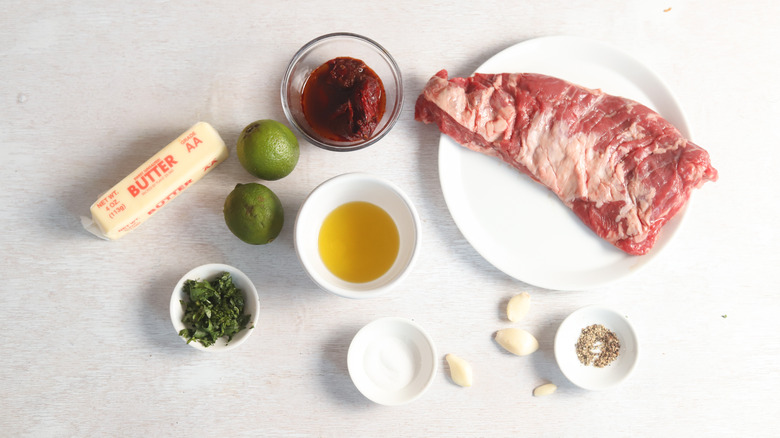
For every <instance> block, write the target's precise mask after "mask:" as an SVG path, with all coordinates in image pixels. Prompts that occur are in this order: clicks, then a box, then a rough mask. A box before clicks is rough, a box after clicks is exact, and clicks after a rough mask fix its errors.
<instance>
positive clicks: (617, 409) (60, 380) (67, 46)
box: [0, 0, 780, 437]
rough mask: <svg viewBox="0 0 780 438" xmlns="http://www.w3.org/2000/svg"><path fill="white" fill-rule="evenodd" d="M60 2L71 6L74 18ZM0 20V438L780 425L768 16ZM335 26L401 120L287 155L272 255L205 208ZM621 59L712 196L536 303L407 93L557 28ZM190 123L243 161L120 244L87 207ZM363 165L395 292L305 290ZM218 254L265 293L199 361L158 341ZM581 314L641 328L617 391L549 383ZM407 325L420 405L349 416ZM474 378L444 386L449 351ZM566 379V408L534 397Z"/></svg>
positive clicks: (49, 7) (115, 13)
mask: <svg viewBox="0 0 780 438" xmlns="http://www.w3.org/2000/svg"><path fill="white" fill-rule="evenodd" d="M71 3H72V4H71ZM2 9H3V10H4V12H3V14H2V16H1V17H0V78H1V79H0V99H2V105H0V148H1V149H0V151H2V157H3V166H2V170H0V174H1V175H2V184H3V190H2V191H1V192H0V219H2V222H3V225H4V226H3V229H4V230H3V233H2V234H0V246H1V248H2V256H0V273H1V274H2V277H1V278H0V285H2V286H0V291H1V293H0V333H2V334H3V336H4V339H5V342H4V343H3V353H2V355H1V356H0V405H2V411H3V412H2V415H0V435H2V436H35V437H39V436H42V437H46V436H143V435H147V436H202V435H213V436H400V435H403V436H447V435H453V436H669V435H671V436H690V435H693V434H697V435H703V436H771V435H775V434H777V433H778V432H777V431H778V430H779V428H780V420H778V419H779V418H780V402H778V401H777V393H778V390H780V341H778V333H780V330H779V329H780V322H778V321H780V319H779V318H778V315H777V312H778V306H779V305H780V294H778V292H780V288H778V281H777V277H776V276H777V273H778V271H779V270H778V267H779V266H780V257H778V250H777V248H778V245H780V236H779V235H778V228H779V226H778V224H779V223H780V220H779V219H778V216H780V203H779V202H778V195H777V187H778V185H780V178H778V174H780V172H778V170H777V166H778V162H780V146H779V145H780V129H778V125H780V85H778V84H780V82H778V80H777V75H778V72H779V71H780V59H779V57H778V43H779V42H780V27H778V17H780V3H777V2H774V1H769V0H763V1H751V2H727V1H714V2H705V1H702V2H683V1H677V0H666V1H655V0H651V1H641V2H639V1H638V2H621V1H614V2H608V1H588V2H579V1H574V2H572V1H563V0H549V1H546V2H511V1H510V2H469V1H448V2H442V1H434V2H420V1H398V2H366V4H358V2H347V1H339V0H334V1H331V2H327V3H326V2H321V3H320V5H314V4H307V3H305V2H299V1H287V2H267V1H266V2H244V1H237V2H216V1H215V2H149V1H137V2H127V4H116V3H114V2H110V3H106V2H102V1H86V2H26V1H5V2H3V8H2ZM334 31H351V32H356V33H360V34H364V35H366V36H369V37H371V38H373V39H375V40H377V41H379V42H380V43H381V44H383V45H384V46H385V47H386V48H387V49H388V50H389V51H390V52H391V53H392V54H393V55H394V56H395V58H396V60H397V62H398V63H399V64H400V66H401V68H402V71H403V74H404V85H405V87H406V89H405V98H406V105H405V107H404V110H403V113H402V115H401V119H400V121H399V122H398V124H397V125H396V127H395V129H394V130H393V131H392V132H391V133H390V134H389V135H388V136H387V137H386V138H385V139H383V140H382V141H381V143H380V144H378V145H376V146H374V147H371V148H369V149H366V150H362V151H359V152H353V153H348V154H340V153H333V152H327V151H323V150H319V149H317V148H315V147H314V146H312V145H310V144H308V143H305V142H303V141H302V146H301V147H302V149H301V159H300V162H299V164H298V166H297V168H296V169H295V171H294V172H293V173H292V174H291V175H290V176H288V177H287V178H284V179H282V180H280V181H276V182H270V183H267V185H268V186H269V187H271V188H272V190H274V191H275V192H276V193H277V194H278V195H279V196H280V197H281V199H282V202H283V204H284V207H285V210H286V214H287V218H288V219H287V223H286V225H285V227H284V229H283V231H282V234H281V236H280V237H279V239H278V240H277V241H275V242H273V243H272V244H270V245H267V246H259V247H258V246H250V245H246V244H243V243H242V242H240V241H238V240H237V239H236V238H234V237H233V236H232V235H231V234H230V233H229V231H228V230H227V228H226V226H225V225H224V222H223V220H222V216H221V215H222V213H221V205H222V202H223V201H224V198H225V196H227V193H229V192H230V190H231V189H232V187H233V186H234V185H235V184H236V183H238V182H249V181H254V179H253V178H252V177H251V176H249V174H248V173H246V172H245V171H244V170H243V168H242V167H241V166H240V164H239V163H238V160H237V159H236V157H235V154H234V145H235V141H236V139H237V137H238V134H239V132H240V131H241V129H242V128H243V127H244V126H245V125H246V124H248V123H249V122H251V121H253V120H256V119H261V118H273V119H277V120H282V121H284V115H283V113H282V109H281V106H280V103H279V84H280V80H281V77H282V74H283V72H284V69H285V68H286V65H287V62H288V61H289V59H290V58H291V57H292V55H293V54H294V53H295V51H296V50H297V49H298V48H299V47H300V46H301V45H303V44H304V43H306V42H307V41H309V40H310V39H312V38H314V37H316V36H318V35H321V34H324V33H329V32H334ZM558 34H564V35H574V36H585V37H591V38H596V39H598V40H602V41H605V42H609V43H611V44H613V45H615V46H617V47H618V48H621V49H623V50H626V51H628V52H630V53H632V54H633V55H634V56H635V57H636V58H637V59H639V60H641V61H642V62H643V63H645V64H646V65H648V66H649V67H650V68H652V69H653V70H655V71H656V72H657V73H658V74H659V75H660V76H661V77H662V78H664V80H665V81H666V83H667V84H668V85H669V87H670V88H671V89H672V90H673V92H674V93H675V94H676V96H677V98H678V99H679V102H680V104H681V105H682V107H683V108H684V110H685V112H686V115H687V117H688V121H689V122H690V124H691V127H692V130H693V137H694V138H693V140H694V141H695V142H696V143H699V144H701V145H702V146H704V147H705V148H706V149H707V150H708V151H709V152H710V154H711V156H712V161H713V163H714V165H715V167H716V168H717V169H718V170H719V172H720V180H719V181H718V182H717V183H714V184H707V185H706V186H705V187H704V188H703V189H702V190H699V191H697V192H696V193H694V195H693V204H692V207H691V208H690V210H689V212H688V216H687V217H686V221H685V224H684V226H683V228H682V230H681V231H680V232H679V234H678V235H677V236H676V237H675V239H674V241H673V242H672V244H671V245H670V246H669V247H667V248H666V250H665V251H664V252H663V253H662V255H661V256H660V257H659V258H658V259H657V260H655V261H654V262H653V263H652V264H650V265H649V266H648V267H647V268H646V269H644V270H642V271H640V272H639V273H637V274H636V275H634V276H632V277H630V278H629V279H626V280H623V281H620V282H618V283H616V284H613V285H609V286H605V287H599V288H595V289H593V290H588V291H574V292H561V291H550V290H542V289H538V288H535V287H532V286H529V285H526V284H524V283H522V282H520V281H517V280H515V279H513V278H511V277H508V276H507V275H505V274H503V273H502V272H501V271H498V270H497V269H495V268H494V267H492V266H491V265H490V264H488V263H487V262H486V261H485V260H484V259H483V258H482V257H481V256H480V255H479V254H478V253H477V252H476V251H475V250H474V249H473V248H472V247H471V245H470V244H469V243H468V242H467V241H466V240H465V239H464V238H463V236H462V235H461V234H460V232H459V230H458V228H457V227H456V225H455V224H454V222H453V219H452V217H451V216H450V214H449V212H448V210H447V207H446V205H445V202H444V199H443V197H442V193H441V188H440V185H439V179H438V171H437V154H438V150H437V145H438V139H439V134H438V133H437V131H436V129H435V128H433V127H431V126H425V125H422V124H420V123H418V122H415V121H414V120H413V102H414V100H415V99H416V96H417V95H418V93H419V92H420V90H421V88H422V86H423V85H424V83H425V81H426V80H427V79H428V77H430V75H432V74H434V73H435V72H436V71H438V70H439V69H441V68H447V69H448V70H449V71H450V73H451V74H453V75H468V74H470V73H471V72H472V71H473V70H474V69H475V68H476V66H478V65H480V64H481V63H482V62H484V61H485V60H486V59H487V58H489V57H490V56H492V55H493V54H495V53H496V52H498V51H500V50H501V49H504V48H506V47H509V46H511V45H513V44H516V43H518V42H521V41H524V40H527V39H530V38H533V37H538V36H545V35H558ZM198 120H204V121H208V122H210V123H212V124H213V125H214V126H215V127H216V128H217V129H218V130H219V132H220V133H221V134H222V136H223V138H224V139H225V140H226V142H227V143H228V144H229V145H230V148H231V153H232V155H231V157H230V158H229V159H228V161H226V162H225V163H223V164H221V165H220V166H219V167H218V168H217V169H216V170H215V171H214V172H212V173H211V174H209V175H207V176H206V178H205V179H204V180H202V181H200V182H198V183H197V184H196V185H194V186H193V187H191V188H190V189H189V190H188V191H187V192H185V193H184V194H183V195H182V196H181V197H180V198H179V199H177V200H176V201H174V202H172V203H171V204H170V205H169V206H168V207H166V208H165V209H164V210H163V211H162V212H161V213H160V214H158V215H156V216H155V217H153V218H151V219H150V220H149V221H148V222H147V223H145V224H144V225H142V226H141V227H140V228H139V229H137V230H136V231H134V232H133V233H131V234H130V235H128V236H126V237H124V238H123V239H121V240H119V241H115V242H107V241H103V240H99V239H97V238H95V237H94V236H92V235H90V234H88V233H87V232H85V231H84V230H83V229H82V227H81V224H80V222H79V216H80V215H83V214H85V213H86V212H87V210H88V208H89V206H90V205H91V204H92V202H94V201H95V200H96V198H97V196H98V195H100V194H101V193H102V192H103V191H105V190H107V189H108V188H109V187H111V186H112V185H113V184H115V183H116V182H117V181H119V180H120V179H121V178H122V177H124V176H125V175H126V174H128V173H129V172H130V171H132V170H133V169H135V168H136V167H137V166H138V165H140V163H142V162H143V161H145V160H146V159H147V158H148V157H150V156H151V155H152V154H154V153H155V152H157V151H158V150H159V149H160V148H161V147H162V146H164V145H166V144H167V143H168V142H170V141H171V140H173V139H174V138H175V137H176V136H178V135H179V134H180V133H181V132H183V131H184V130H185V129H186V128H187V127H189V126H190V125H191V124H193V123H194V122H196V121H198ZM350 171H366V172H371V173H374V174H376V175H379V176H383V177H386V178H388V179H391V180H392V181H394V182H395V183H396V184H397V185H399V186H401V187H402V188H403V189H404V190H405V191H406V192H407V193H408V194H409V196H410V197H411V198H412V200H413V201H414V202H415V204H416V206H417V208H418V210H419V212H420V215H421V218H422V223H423V235H424V240H423V251H422V253H421V255H420V258H419V260H418V263H417V265H416V267H415V269H414V271H413V272H412V273H411V275H410V276H409V277H408V278H407V280H406V281H405V282H404V283H403V284H402V285H401V286H400V287H399V288H398V289H397V290H396V291H394V293H392V294H390V295H389V296H386V297H384V298H377V299H373V300H367V301H366V300H362V301H351V300H346V299H342V298H339V297H335V296H332V295H329V294H327V293H325V292H323V291H320V290H318V289H317V288H316V286H315V285H314V283H312V282H311V281H310V280H309V278H308V277H307V276H306V274H305V273H304V272H303V271H302V269H301V267H300V265H299V263H298V261H297V259H296V256H295V253H294V249H293V241H292V229H293V226H292V225H293V219H294V217H295V214H296V212H297V211H298V209H299V208H300V205H301V203H302V201H303V199H304V197H305V196H306V195H307V194H308V193H309V191H310V190H312V189H313V188H314V187H315V186H316V185H317V184H319V183H320V182H322V181H324V180H325V179H327V178H329V177H332V176H335V175H338V174H341V173H345V172H350ZM212 262H219V263H227V264H230V265H234V266H236V267H238V268H239V269H241V270H243V271H244V272H246V273H247V274H248V275H249V276H250V278H251V279H252V280H253V281H254V282H255V284H256V285H257V287H258V289H260V295H261V296H260V300H261V315H260V323H259V326H258V327H257V328H255V330H256V332H255V333H254V334H253V335H252V337H251V338H250V339H249V341H248V342H247V343H246V344H244V345H242V346H241V347H240V348H239V349H237V350H234V351H232V352H229V353H226V354H218V355H215V354H208V353H202V352H199V351H196V350H195V349H193V348H190V347H187V346H186V345H185V344H184V343H183V342H182V341H181V339H179V338H178V337H177V335H176V333H174V331H173V328H172V325H171V322H170V319H169V315H168V302H169V299H170V294H171V290H172V288H173V286H174V285H175V284H176V282H177V280H178V279H179V277H180V276H181V275H183V274H184V273H185V272H187V271H188V270H189V269H191V268H193V267H195V266H198V265H201V264H204V263H212ZM520 291H529V292H530V293H531V295H532V297H533V308H532V312H531V314H530V315H529V317H528V319H527V320H525V321H524V322H522V323H521V324H518V325H519V326H522V327H524V328H527V329H528V330H529V331H531V332H532V333H533V334H535V335H536V336H537V337H538V338H539V341H540V344H541V348H540V351H538V352H537V353H534V354H533V355H532V356H529V357H525V358H518V357H514V356H511V355H509V354H507V353H504V352H502V351H501V350H500V349H499V347H497V345H496V344H495V342H494V341H493V340H492V335H493V333H494V332H495V331H496V330H498V329H501V328H506V327H510V326H514V324H511V323H509V322H508V321H506V320H505V319H503V318H502V316H501V312H502V310H503V305H504V304H505V303H506V300H507V299H508V298H509V297H511V296H512V295H514V294H516V293H518V292H520ZM587 304H602V305H606V306H610V307H614V308H617V309H620V310H621V311H622V312H625V314H626V315H628V316H629V318H630V320H631V321H632V322H633V323H634V324H635V325H636V327H637V330H638V332H639V339H640V343H641V362H640V364H639V366H638V368H637V369H636V371H635V373H634V375H633V376H632V377H631V378H630V379H629V380H628V381H626V382H624V383H623V384H622V385H620V386H619V387H616V388H614V389H611V390H608V391H605V392H588V391H585V390H581V389H578V388H577V387H575V386H574V385H572V384H571V383H569V382H568V381H567V380H566V378H565V377H564V376H563V375H562V374H561V372H560V370H559V369H558V368H557V366H556V364H555V361H554V358H553V354H552V345H553V336H554V333H555V330H556V328H557V327H558V325H559V324H560V322H561V321H562V320H563V318H564V317H565V316H566V315H567V314H568V313H570V312H572V311H573V310H575V309H577V308H579V307H581V306H584V305H587ZM381 316H402V317H406V318H410V319H413V320H415V321H416V322H418V323H419V324H420V325H422V326H424V327H425V328H426V329H427V330H428V332H429V333H430V334H431V336H432V338H433V339H434V340H435V342H436V345H437V348H438V351H439V355H440V356H441V357H440V360H441V367H440V371H439V373H438V375H437V376H436V378H435V380H434V382H433V384H432V386H431V388H430V390H429V391H428V392H427V393H426V394H425V395H424V396H423V397H422V398H420V399H418V400H416V401H415V402H413V403H411V404H408V405H404V406H400V407H392V408H390V407H384V406H380V405H376V404H373V403H372V402H370V401H368V400H367V399H366V398H364V397H363V396H362V395H361V394H360V393H359V392H358V391H357V390H356V389H355V387H354V386H353V385H352V382H351V380H350V378H349V375H348V373H347V368H346V352H347V348H348V346H349V342H350V340H351V338H352V337H353V336H354V334H355V333H356V331H357V330H358V329H359V328H360V327H361V326H363V325H364V324H366V323H367V322H369V321H371V320H373V319H375V318H378V317H381ZM446 353H456V354H458V355H460V356H462V357H464V358H466V359H467V360H469V361H470V362H471V363H472V365H473V367H474V370H475V383H474V386H473V387H472V388H469V389H463V388H460V387H457V386H455V385H454V384H453V383H452V382H451V381H450V380H449V377H448V375H447V374H446V372H444V371H445V370H446V367H445V366H444V359H443V357H444V354H446ZM548 381H551V382H554V383H556V384H557V385H558V386H559V389H558V392H557V393H555V394H554V395H552V396H549V397H545V398H534V397H533V396H532V395H531V391H532V390H533V388H534V387H535V386H537V385H539V384H541V383H544V382H548Z"/></svg>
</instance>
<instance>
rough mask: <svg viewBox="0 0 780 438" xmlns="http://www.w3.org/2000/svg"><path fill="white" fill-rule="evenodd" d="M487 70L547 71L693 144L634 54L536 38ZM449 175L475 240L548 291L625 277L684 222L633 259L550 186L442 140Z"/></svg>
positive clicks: (673, 106) (678, 113)
mask: <svg viewBox="0 0 780 438" xmlns="http://www.w3.org/2000/svg"><path fill="white" fill-rule="evenodd" d="M477 72H480V73H519V72H525V73H542V74H546V75H550V76H556V77H559V78H561V79H565V80H568V81H571V82H573V83H576V84H579V85H582V86H585V87H588V88H600V89H602V90H603V91H604V92H606V93H609V94H614V95H619V96H623V97H627V98H630V99H634V100H636V101H639V102H641V103H643V104H645V105H647V106H648V107H650V108H652V109H654V110H655V111H657V112H659V113H660V114H661V115H662V116H664V117H665V118H666V119H667V120H669V121H670V122H671V123H672V124H674V125H675V126H676V127H677V128H678V129H679V130H680V131H681V132H682V134H683V135H684V136H686V137H688V138H690V132H689V129H688V124H687V122H686V121H685V117H684V115H683V113H682V110H681V109H680V106H679V105H678V104H677V102H676V100H675V99H674V97H673V96H672V94H671V93H670V92H669V90H668V89H667V87H666V86H665V85H664V84H663V82H662V81H661V80H660V79H659V78H658V77H657V76H656V75H655V74H654V73H653V72H651V71H650V70H649V69H648V68H647V67H645V66H644V65H642V64H641V63H639V62H638V61H636V60H634V59H633V58H631V57H630V56H629V55H627V54H625V53H623V52H621V51H619V50H617V49H615V48H612V47H610V46H608V45H605V44H603V43H599V42H596V41H592V40H588V39H581V38H574V37H545V38H538V39H533V40H529V41H526V42H523V43H520V44H517V45H515V46H512V47H509V48H508V49H506V50H504V51H502V52H500V53H498V54H497V55H495V56H493V57H492V58H490V59H489V60H488V61H487V62H485V63H484V64H483V65H482V66H481V67H479V68H478V69H477ZM439 179H440V181H441V186H442V191H443V193H444V198H445V200H446V202H447V207H448V208H449V210H450V213H451V214H452V217H453V219H454V220H455V223H456V224H457V225H458V228H459V229H460V230H461V232H462V233H463V235H464V236H465V237H466V239H467V240H468V241H469V243H471V245H472V246H473V247H474V248H475V249H476V250H477V252H479V253H480V254H481V255H482V256H483V257H484V258H485V259H486V260H487V261H488V262H490V263H491V264H492V265H493V266H495V267H496V268H498V269H500V270H501V271H503V272H505V273H506V274H507V275H510V276H512V277H514V278H516V279H518V280H520V281H523V282H525V283H529V284H532V285H536V286H539V287H543V288H547V289H558V290H584V289H589V288H594V287H597V286H601V285H604V284H607V283H610V282H612V281H615V280H618V279H621V278H624V277H626V276H628V275H630V274H632V273H634V272H636V271H637V270H638V269H639V268H641V267H642V266H644V265H645V264H647V262H649V261H650V260H651V259H652V258H653V257H655V256H656V255H657V254H658V253H659V252H660V251H661V250H662V249H663V248H664V247H665V246H666V245H667V243H668V242H669V241H670V239H671V238H672V236H673V235H674V233H675V231H677V229H678V228H679V226H680V223H681V221H682V218H683V216H684V211H680V212H679V213H678V214H677V216H676V217H675V218H673V219H672V220H671V221H669V222H668V223H667V224H666V226H665V227H664V229H663V230H662V232H661V234H660V237H659V239H658V241H657V242H656V244H655V246H654V247H653V249H652V250H651V251H650V252H649V253H648V254H646V255H644V256H630V255H628V254H626V253H624V252H623V251H620V250H619V249H617V248H615V247H613V246H612V245H611V244H609V243H607V242H606V241H604V240H602V239H601V238H600V237H598V236H597V235H596V234H595V233H593V232H592V231H591V230H590V229H589V228H587V226H585V225H584V224H583V223H582V222H581V221H580V219H579V218H577V216H575V215H574V213H573V212H572V211H571V210H569V209H568V208H567V207H566V206H564V205H563V203H562V202H560V200H559V199H558V198H557V197H556V196H555V195H554V194H553V193H552V192H550V191H549V190H547V189H546V188H545V187H543V186H542V185H540V184H538V183H536V182H533V181H532V180H531V179H530V178H528V177H526V176H524V175H522V174H520V172H518V171H517V170H515V169H513V168H512V167H510V166H509V165H507V164H505V163H503V162H502V161H501V160H499V159H497V158H493V157H488V156H486V155H482V154H480V153H477V152H474V151H471V150H469V149H466V148H465V147H462V146H460V145H458V144H457V143H455V142H454V141H453V140H452V139H450V138H449V137H447V136H446V135H442V137H441V140H440V143H439Z"/></svg>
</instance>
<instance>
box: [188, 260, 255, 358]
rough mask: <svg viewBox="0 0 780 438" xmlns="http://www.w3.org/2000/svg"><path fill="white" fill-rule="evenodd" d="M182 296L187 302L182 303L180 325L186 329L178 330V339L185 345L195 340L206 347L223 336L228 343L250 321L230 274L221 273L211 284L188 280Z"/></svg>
mask: <svg viewBox="0 0 780 438" xmlns="http://www.w3.org/2000/svg"><path fill="white" fill-rule="evenodd" d="M184 294H185V295H186V296H188V297H189V301H184V300H181V304H182V306H183V307H184V317H182V319H181V322H183V323H184V324H185V325H186V326H187V328H185V329H183V330H181V331H180V332H179V336H182V337H184V338H187V343H188V344H189V343H190V342H191V341H192V340H196V341H198V342H200V343H201V344H203V346H204V347H208V346H210V345H212V344H214V342H216V341H217V339H219V338H221V337H223V336H227V338H228V339H227V341H228V343H229V342H230V340H231V339H233V336H234V335H235V334H236V333H238V332H240V331H241V330H244V329H245V328H246V325H247V324H248V323H249V321H250V319H251V318H252V315H245V314H244V295H243V294H242V293H241V289H238V288H237V287H236V285H235V284H233V278H232V277H231V276H230V273H229V272H223V273H222V274H220V275H219V277H217V278H216V279H215V280H213V281H210V282H209V281H195V280H187V281H185V282H184Z"/></svg>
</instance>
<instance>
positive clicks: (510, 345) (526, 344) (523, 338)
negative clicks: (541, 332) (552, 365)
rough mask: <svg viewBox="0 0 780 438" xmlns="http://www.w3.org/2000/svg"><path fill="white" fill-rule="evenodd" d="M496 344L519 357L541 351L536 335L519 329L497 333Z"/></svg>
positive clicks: (509, 329)
mask: <svg viewBox="0 0 780 438" xmlns="http://www.w3.org/2000/svg"><path fill="white" fill-rule="evenodd" d="M496 342H498V344H499V345H500V346H502V347H504V349H506V351H508V352H510V353H514V354H516V355H518V356H526V355H529V354H531V353H533V352H534V351H536V350H538V349H539V341H537V340H536V338H535V337H534V335H532V334H530V333H528V332H527V331H525V330H523V329H519V328H508V329H503V330H499V331H497V332H496Z"/></svg>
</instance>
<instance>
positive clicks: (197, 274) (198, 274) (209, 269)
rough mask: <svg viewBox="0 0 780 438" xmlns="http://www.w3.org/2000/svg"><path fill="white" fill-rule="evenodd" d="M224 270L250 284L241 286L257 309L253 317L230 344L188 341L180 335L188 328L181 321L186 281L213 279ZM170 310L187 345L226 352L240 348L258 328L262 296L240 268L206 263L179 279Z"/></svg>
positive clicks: (173, 321)
mask: <svg viewBox="0 0 780 438" xmlns="http://www.w3.org/2000/svg"><path fill="white" fill-rule="evenodd" d="M222 272H229V273H230V275H231V276H232V277H233V278H234V281H235V278H236V277H238V278H240V279H241V280H242V281H243V282H244V283H246V284H247V285H249V287H248V288H246V287H242V288H241V290H242V292H243V294H244V302H245V303H249V302H250V301H251V302H252V303H253V304H254V307H255V309H257V311H255V312H253V314H252V319H251V320H250V321H249V325H248V326H247V328H246V329H244V330H242V331H241V332H239V333H237V334H236V336H234V337H233V339H232V340H231V341H230V343H229V344H228V345H220V344H216V343H215V344H213V345H211V346H209V347H204V346H203V345H202V344H201V343H200V342H197V341H192V342H190V343H187V340H186V339H184V338H183V337H182V336H180V335H179V331H180V330H181V329H184V328H186V326H185V325H184V323H182V322H181V316H182V315H183V314H184V310H183V309H182V308H181V303H180V302H179V300H180V299H181V293H182V287H183V285H184V282H185V281H187V280H199V281H203V280H206V279H208V280H211V279H212V278H213V277H214V276H215V275H217V274H219V273H222ZM247 289H249V290H247ZM247 307H248V306H247ZM169 311H170V315H171V323H172V324H173V329H174V331H175V333H176V336H177V337H178V338H179V339H181V340H182V341H184V343H185V344H186V345H189V346H190V347H193V348H195V349H196V350H200V351H205V352H208V353H217V352H225V351H230V350H233V349H235V348H238V346H239V345H241V344H243V343H244V342H246V340H247V339H249V336H251V335H252V333H253V332H254V331H255V330H256V329H257V323H258V321H259V319H260V296H259V294H258V292H257V287H255V285H254V282H252V280H251V279H250V278H249V276H248V275H246V274H245V273H244V272H242V271H241V270H240V269H238V268H236V267H235V266H231V265H227V264H224V263H206V264H203V265H200V266H197V267H195V268H192V269H190V270H189V271H188V272H187V273H186V274H184V275H183V276H182V277H181V278H180V279H179V281H178V282H177V283H176V286H174V288H173V292H171V300H170V306H169ZM252 327H254V328H252ZM220 339H222V338H220Z"/></svg>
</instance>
